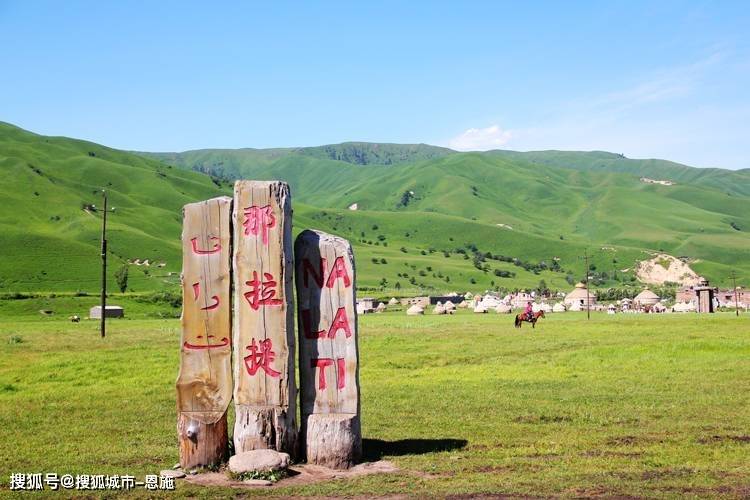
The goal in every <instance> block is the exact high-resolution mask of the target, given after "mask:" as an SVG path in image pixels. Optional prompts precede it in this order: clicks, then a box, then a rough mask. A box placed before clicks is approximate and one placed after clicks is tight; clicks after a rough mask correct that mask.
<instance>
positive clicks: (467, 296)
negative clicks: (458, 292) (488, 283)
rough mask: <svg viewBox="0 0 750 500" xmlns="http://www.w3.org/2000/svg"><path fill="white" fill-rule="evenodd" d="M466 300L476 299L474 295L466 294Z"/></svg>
mask: <svg viewBox="0 0 750 500" xmlns="http://www.w3.org/2000/svg"><path fill="white" fill-rule="evenodd" d="M464 298H465V299H466V300H471V299H473V298H474V294H472V293H471V292H466V295H464Z"/></svg>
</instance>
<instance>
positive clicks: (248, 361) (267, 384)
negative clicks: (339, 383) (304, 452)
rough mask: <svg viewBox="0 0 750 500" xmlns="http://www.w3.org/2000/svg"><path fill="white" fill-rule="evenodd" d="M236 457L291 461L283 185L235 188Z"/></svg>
mask: <svg viewBox="0 0 750 500" xmlns="http://www.w3.org/2000/svg"><path fill="white" fill-rule="evenodd" d="M232 220H233V221H234V283H235V287H234V289H235V292H234V404H235V412H236V421H235V424H234V447H235V452H236V453H240V452H243V451H248V450H255V449H264V448H271V449H275V450H278V451H284V452H286V453H289V454H290V455H292V456H293V457H294V456H295V455H296V453H295V451H296V443H297V427H296V411H297V409H296V405H295V398H296V388H295V380H294V310H293V291H292V207H291V198H290V194H289V186H288V185H287V184H286V183H284V182H280V181H272V182H261V181H237V183H235V186H234V210H233V214H232Z"/></svg>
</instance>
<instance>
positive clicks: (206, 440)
mask: <svg viewBox="0 0 750 500" xmlns="http://www.w3.org/2000/svg"><path fill="white" fill-rule="evenodd" d="M231 205H232V199H231V198H229V197H220V198H213V199H211V200H207V201H202V202H199V203H191V204H189V205H185V207H184V209H183V226H182V338H181V351H180V354H181V356H180V373H179V375H178V377H177V410H178V412H179V416H178V422H177V433H178V437H179V442H180V465H181V466H182V467H183V468H185V469H188V468H194V467H199V466H205V465H212V464H216V463H219V462H221V461H222V460H223V459H224V458H225V457H226V455H227V450H228V437H227V408H228V406H229V401H230V400H231V398H232V371H231V356H232V351H231V349H232V346H231V340H230V339H231V295H230V287H231V281H230V279H231V274H230V270H229V265H230V258H231V231H230V225H229V223H230V218H231Z"/></svg>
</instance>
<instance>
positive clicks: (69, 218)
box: [0, 124, 750, 294]
mask: <svg viewBox="0 0 750 500" xmlns="http://www.w3.org/2000/svg"><path fill="white" fill-rule="evenodd" d="M386 146H387V147H383V145H378V147H375V146H374V145H364V146H363V145H362V144H361V143H345V145H337V146H335V147H334V146H331V147H327V146H324V147H321V148H289V149H273V150H252V149H243V150H201V151H191V152H186V153H159V154H149V155H146V156H148V158H144V157H143V156H140V155H136V154H133V153H127V152H122V151H117V150H113V149H110V148H106V147H103V146H99V145H96V144H93V143H90V142H85V141H78V140H74V139H67V138H55V137H44V136H39V135H36V134H33V133H30V132H26V131H24V130H21V129H19V128H17V127H13V126H12V125H8V124H0V172H2V174H3V178H4V179H5V181H4V182H3V183H2V184H0V195H2V197H3V198H2V199H3V201H4V202H5V203H3V204H2V205H0V231H2V233H1V234H2V235H3V236H2V242H3V245H2V246H0V291H18V290H78V289H80V290H87V291H95V290H96V289H97V288H98V282H99V256H98V247H99V230H100V223H101V220H100V216H101V215H100V213H99V212H97V211H93V210H84V209H83V205H84V204H91V203H93V204H97V205H98V204H99V203H100V199H101V198H100V191H101V189H102V188H103V187H104V188H107V190H108V192H109V193H110V201H111V205H113V206H115V207H117V211H116V212H115V214H113V215H112V217H111V218H110V221H111V222H110V231H109V239H110V257H111V267H110V269H111V271H112V272H113V273H114V271H115V270H116V269H117V268H118V267H119V266H120V265H121V264H122V263H124V262H126V261H129V260H131V261H132V260H134V259H139V261H140V262H142V261H143V260H145V259H148V260H149V263H150V264H151V266H149V267H147V266H143V265H141V266H137V265H132V266H131V267H130V269H131V281H130V288H131V289H133V290H150V289H158V288H160V287H164V286H175V285H176V283H177V282H178V273H179V270H180V260H181V259H180V246H179V235H180V223H181V220H180V219H181V218H180V210H181V207H182V206H183V205H184V204H185V203H189V202H194V201H198V200H202V199H206V198H210V197H213V196H217V195H219V194H230V193H231V182H228V181H227V180H224V178H227V177H228V178H234V177H236V178H251V179H282V180H286V181H288V182H289V183H290V184H291V187H292V196H293V200H294V208H295V213H294V228H295V232H296V231H299V230H301V229H304V228H317V229H322V230H326V231H329V232H333V233H335V234H338V235H341V236H343V237H346V238H348V239H350V240H351V241H352V242H353V244H354V247H355V253H356V256H357V262H358V269H359V283H360V285H361V286H362V287H363V289H362V291H363V293H367V292H368V291H372V290H375V289H377V290H379V291H380V293H387V294H395V293H401V294H405V293H420V291H421V290H423V289H424V288H425V287H431V289H432V290H435V291H449V290H472V291H483V290H486V289H488V288H492V287H495V286H502V287H506V288H514V287H522V288H532V287H536V286H537V285H538V284H539V281H540V280H542V279H543V280H544V281H545V282H546V283H547V284H548V285H549V286H551V287H554V288H558V289H566V288H568V287H569V286H570V285H569V284H568V282H570V281H574V280H578V279H581V278H582V277H583V275H584V269H583V261H582V260H581V259H579V258H578V257H579V256H580V255H581V254H582V253H583V250H584V248H588V249H589V251H590V254H591V255H592V258H591V263H592V265H593V266H594V267H595V269H593V271H595V272H596V273H597V275H598V279H599V281H602V282H603V283H604V285H606V286H619V285H621V284H622V280H623V279H624V280H625V282H630V279H631V278H630V277H631V276H632V271H628V272H622V270H623V269H632V268H633V266H634V264H635V262H636V261H637V260H642V259H644V258H647V257H649V253H650V252H656V251H663V252H665V253H669V254H672V255H676V256H684V257H687V258H689V259H691V260H692V261H694V264H692V265H693V267H694V268H695V269H696V270H697V271H698V272H699V273H702V274H705V275H706V276H708V277H709V278H710V279H712V280H714V281H719V282H721V281H723V282H726V277H727V275H728V273H729V271H730V270H732V269H737V270H738V272H739V273H740V275H742V276H746V277H748V278H750V250H749V249H750V232H749V231H748V229H749V228H750V197H748V196H745V195H743V194H742V193H743V192H744V191H743V190H744V189H745V188H746V187H747V184H746V183H745V181H744V180H743V179H744V178H743V177H742V176H743V173H742V172H739V173H727V172H725V171H715V172H712V173H711V174H710V175H708V174H703V176H701V175H698V174H699V173H700V171H699V170H698V169H690V167H684V166H677V167H674V166H672V167H670V168H675V169H676V170H674V171H675V172H677V171H681V169H683V168H684V169H688V170H685V171H684V172H683V173H682V177H680V178H679V179H673V180H676V181H677V184H676V185H673V186H664V185H657V184H649V183H644V182H642V181H640V180H639V177H640V176H641V173H642V172H645V170H643V171H641V170H633V169H634V168H635V166H637V164H634V165H635V166H628V168H630V169H631V170H630V171H621V170H622V169H624V167H622V165H620V164H619V163H617V159H616V158H610V156H608V155H609V154H607V153H602V155H605V156H603V158H605V159H606V158H610V159H612V160H615V167H612V166H611V165H609V164H607V163H606V162H605V164H603V166H599V164H597V163H596V161H595V160H591V157H592V155H593V157H598V155H600V154H599V153H575V154H572V156H565V160H564V161H563V160H560V159H559V158H557V156H558V155H552V156H553V158H552V159H549V158H547V157H546V156H545V154H546V152H545V153H544V154H542V153H528V154H527V153H509V152H488V153H457V152H452V151H450V150H444V149H441V148H431V147H422V146H417V147H415V146H410V145H404V146H400V145H386ZM358 148H362V149H358ZM374 150H376V152H373V151H374ZM527 155H528V156H527ZM576 155H581V158H582V159H581V162H580V163H576V162H575V158H576ZM614 156H616V155H614ZM154 157H158V158H162V159H163V160H164V161H165V162H167V163H168V164H166V163H160V162H159V161H156V160H154V159H153V158H154ZM332 158H346V159H347V160H348V161H343V160H341V159H332ZM542 160H544V161H542ZM358 161H361V162H365V163H364V164H361V163H358ZM597 161H598V160H597ZM633 161H638V160H633ZM389 162H390V163H389ZM561 163H564V164H561ZM665 163H667V162H665ZM177 167H180V168H177ZM639 168H640V167H639ZM642 168H643V169H646V168H647V167H646V166H642ZM659 168H662V167H659ZM665 168H666V167H665ZM190 170H199V171H201V172H206V173H208V174H210V175H212V176H213V178H211V177H209V176H207V175H203V174H202V173H199V172H191V171H190ZM693 170H698V174H696V173H695V172H693ZM649 172H652V171H651V170H649ZM735 174H736V175H737V176H736V177H732V179H733V182H734V185H733V189H732V190H731V191H730V192H728V191H727V190H726V189H723V188H722V187H723V184H722V183H723V182H724V181H723V180H722V176H724V175H729V176H730V177H731V176H733V175H735ZM649 175H650V176H653V177H658V176H657V175H653V173H651V174H649ZM691 176H692V177H691ZM705 178H710V179H711V180H712V183H713V184H711V185H708V183H705V182H695V181H693V179H701V180H703V179H705ZM353 205H356V207H357V210H350V209H348V207H350V206H353ZM162 263H163V264H164V267H158V265H159V264H162ZM170 273H171V275H170ZM605 273H606V274H605ZM613 277H616V278H617V280H615V279H613ZM748 281H750V280H748ZM110 283H111V286H110V290H114V289H115V288H114V280H112V279H110ZM396 285H398V286H396ZM383 287H385V290H382V288H383ZM397 289H398V292H397Z"/></svg>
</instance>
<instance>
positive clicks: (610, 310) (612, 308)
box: [607, 304, 617, 314]
mask: <svg viewBox="0 0 750 500" xmlns="http://www.w3.org/2000/svg"><path fill="white" fill-rule="evenodd" d="M616 312H617V307H615V305H614V304H610V305H608V306H607V314H615V313H616Z"/></svg>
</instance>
